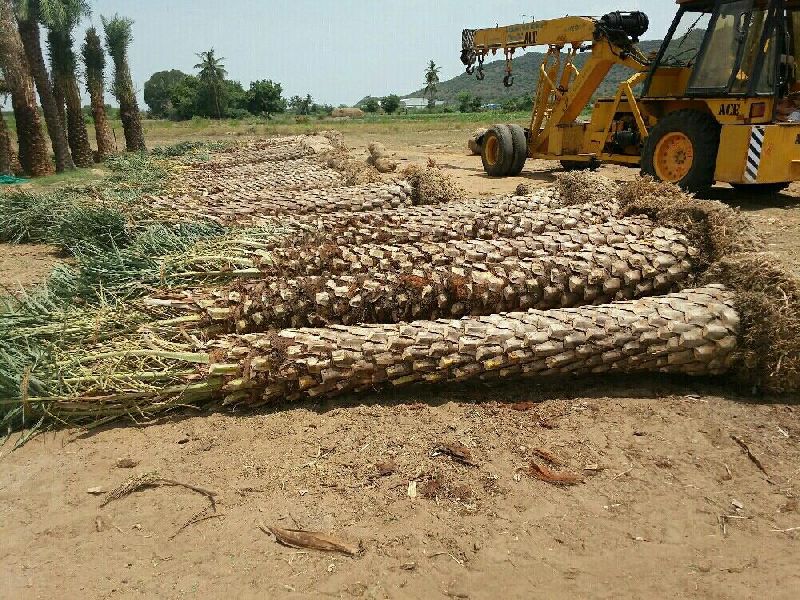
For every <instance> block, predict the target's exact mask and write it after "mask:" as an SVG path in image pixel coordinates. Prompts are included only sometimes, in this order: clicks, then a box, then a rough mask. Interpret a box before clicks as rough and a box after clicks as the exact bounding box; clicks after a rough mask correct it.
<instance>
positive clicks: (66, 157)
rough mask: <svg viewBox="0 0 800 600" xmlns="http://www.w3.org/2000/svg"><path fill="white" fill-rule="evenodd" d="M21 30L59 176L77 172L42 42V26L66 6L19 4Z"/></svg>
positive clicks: (41, 0) (48, 0) (53, 1)
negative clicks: (70, 171) (68, 172)
mask: <svg viewBox="0 0 800 600" xmlns="http://www.w3.org/2000/svg"><path fill="white" fill-rule="evenodd" d="M16 7H17V28H18V29H19V34H20V37H21V38H22V45H23V46H24V48H25V55H26V57H27V58H28V66H29V67H30V70H31V74H32V75H33V80H34V81H35V82H36V89H37V90H38V92H39V101H40V102H41V105H42V112H43V113H44V120H45V123H47V133H48V135H49V136H50V143H51V144H52V145H53V153H54V154H55V157H56V172H57V173H61V172H63V171H68V170H71V169H74V168H75V164H74V163H73V162H72V156H70V153H69V144H68V143H67V131H66V129H65V128H64V121H62V120H61V116H60V114H59V111H58V106H57V104H56V98H55V95H54V94H53V87H52V85H51V83H50V75H49V74H48V72H47V65H46V64H45V61H44V54H43V53H42V40H41V36H40V34H39V23H40V22H45V23H46V22H48V21H52V20H53V19H54V18H56V17H57V15H58V12H59V11H60V9H61V8H62V5H61V4H60V3H59V2H58V1H57V0H16Z"/></svg>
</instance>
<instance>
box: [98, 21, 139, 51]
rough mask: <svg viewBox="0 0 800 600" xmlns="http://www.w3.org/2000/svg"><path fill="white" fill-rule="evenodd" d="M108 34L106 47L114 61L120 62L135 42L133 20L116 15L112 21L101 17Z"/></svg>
mask: <svg viewBox="0 0 800 600" xmlns="http://www.w3.org/2000/svg"><path fill="white" fill-rule="evenodd" d="M101 19H102V21H103V30H104V31H105V34H106V47H107V48H108V53H109V54H110V55H111V56H112V58H114V60H120V59H121V58H122V57H124V56H125V54H126V53H127V51H128V46H129V45H130V44H131V42H132V41H133V19H129V18H127V17H120V16H119V15H116V14H115V15H114V16H113V17H112V18H111V19H106V18H105V17H101Z"/></svg>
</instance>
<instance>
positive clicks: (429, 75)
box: [425, 61, 441, 85]
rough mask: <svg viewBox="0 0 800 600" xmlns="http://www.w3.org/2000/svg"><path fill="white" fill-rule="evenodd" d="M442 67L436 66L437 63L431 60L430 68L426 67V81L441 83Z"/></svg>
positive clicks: (428, 82)
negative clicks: (440, 73)
mask: <svg viewBox="0 0 800 600" xmlns="http://www.w3.org/2000/svg"><path fill="white" fill-rule="evenodd" d="M440 71H441V68H439V67H437V66H436V63H435V62H433V61H431V62H430V63H429V64H428V68H427V69H425V83H427V84H428V85H430V84H432V83H439V72H440Z"/></svg>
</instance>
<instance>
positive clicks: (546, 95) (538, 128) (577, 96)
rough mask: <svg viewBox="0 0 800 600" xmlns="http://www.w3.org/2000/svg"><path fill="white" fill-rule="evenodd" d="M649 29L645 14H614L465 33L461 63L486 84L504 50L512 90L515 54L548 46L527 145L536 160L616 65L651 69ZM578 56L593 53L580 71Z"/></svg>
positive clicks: (641, 69)
mask: <svg viewBox="0 0 800 600" xmlns="http://www.w3.org/2000/svg"><path fill="white" fill-rule="evenodd" d="M648 24H649V21H648V19H647V15H645V14H644V13H641V12H631V13H623V12H613V13H608V14H607V15H605V16H603V17H599V18H596V17H563V18H560V19H550V20H545V21H532V22H530V23H522V24H518V25H509V26H507V27H493V28H488V29H465V30H464V31H463V33H462V51H461V62H462V63H464V64H465V65H466V67H467V73H474V72H476V71H477V78H478V79H479V80H481V79H483V78H484V73H483V61H484V59H485V58H486V56H487V55H488V54H489V53H490V52H491V53H492V54H495V53H496V52H497V51H498V50H502V51H503V53H504V55H505V58H506V76H505V77H504V78H503V84H504V85H505V86H506V87H510V86H511V85H513V83H514V78H513V75H512V58H513V55H514V51H515V50H517V49H524V48H527V47H529V46H537V45H546V46H549V50H548V52H547V54H546V55H545V59H544V61H543V63H542V65H541V67H540V68H539V85H538V86H537V90H536V95H535V97H534V110H533V114H532V118H531V124H530V128H529V132H530V134H529V138H528V144H529V147H530V151H531V156H536V155H538V154H542V153H545V150H546V148H547V147H548V146H549V144H550V138H551V134H552V133H553V132H554V130H555V128H557V127H559V126H564V125H567V124H570V123H574V122H575V119H577V117H578V116H579V115H580V113H581V112H582V111H583V110H584V108H585V107H586V105H587V104H588V103H589V102H590V100H591V98H592V96H593V95H594V93H595V92H596V91H597V88H598V87H599V86H600V84H601V83H602V82H603V79H604V78H605V77H606V75H607V74H608V72H609V71H610V70H611V68H612V67H613V66H614V65H624V66H626V67H628V68H630V69H632V70H633V71H634V72H635V73H637V74H639V73H643V72H644V71H646V70H647V68H648V65H649V61H648V59H647V58H646V57H644V56H643V55H642V53H641V52H640V51H639V49H638V47H637V46H636V42H638V41H639V36H641V35H642V34H644V32H645V31H647V27H648ZM567 45H571V48H569V49H568V51H567V56H566V62H562V49H563V48H564V47H565V46H567ZM579 51H590V52H591V55H590V58H589V60H588V61H586V63H585V64H584V65H583V69H581V70H580V71H578V69H577V68H576V66H575V64H574V59H575V56H576V54H577V53H578V52H579ZM476 62H477V64H478V66H477V69H476V67H475V63H476ZM630 95H632V92H631V93H630ZM638 120H639V121H640V120H641V119H638ZM562 133H563V132H562ZM599 133H602V132H599Z"/></svg>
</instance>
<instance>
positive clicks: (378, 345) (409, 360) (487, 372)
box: [210, 286, 740, 404]
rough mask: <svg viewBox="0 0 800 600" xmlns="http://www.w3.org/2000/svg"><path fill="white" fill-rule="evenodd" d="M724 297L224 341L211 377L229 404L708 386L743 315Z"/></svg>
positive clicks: (726, 358)
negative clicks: (581, 380)
mask: <svg viewBox="0 0 800 600" xmlns="http://www.w3.org/2000/svg"><path fill="white" fill-rule="evenodd" d="M734 296H735V295H734V293H732V292H730V291H727V290H725V289H724V288H722V287H721V286H709V287H706V288H699V289H695V290H687V291H684V292H681V293H676V294H672V295H669V296H660V297H654V298H646V299H642V300H634V301H629V302H618V303H613V304H606V305H602V306H586V307H582V308H572V309H555V310H549V311H536V310H532V311H528V312H518V313H507V314H499V315H498V314H495V315H491V316H485V317H473V318H467V319H460V320H439V321H415V322H413V323H399V324H388V325H357V326H353V327H330V328H323V329H286V330H283V331H279V332H273V333H267V334H250V335H239V336H226V337H222V338H220V339H219V340H218V341H216V342H214V343H213V344H212V348H213V349H214V353H213V354H212V363H213V364H212V365H211V368H210V375H211V377H216V376H222V377H224V378H225V380H226V384H225V386H224V388H223V392H224V393H225V394H226V397H225V402H226V403H242V402H243V403H252V404H263V403H267V402H275V401H284V400H299V399H303V398H315V397H329V396H336V395H341V394H346V393H350V392H359V391H368V390H374V389H376V388H378V387H380V386H386V385H391V386H392V387H399V386H406V385H409V384H413V383H439V382H447V381H465V380H471V379H491V378H498V377H502V378H504V377H520V376H529V377H530V376H533V377H544V376H548V375H549V376H553V375H561V376H565V375H579V374H585V373H637V372H639V373H642V372H644V373H650V372H662V373H682V374H687V375H715V374H721V373H725V372H726V371H728V370H729V369H730V368H731V367H732V365H733V361H734V351H735V350H736V347H737V334H738V332H739V328H740V319H739V315H738V313H737V312H736V310H735V308H734V304H735V299H734Z"/></svg>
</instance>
